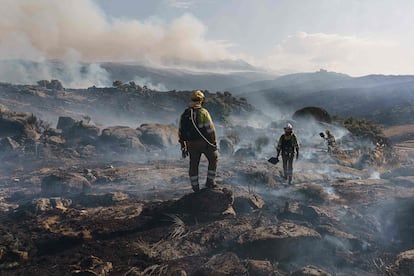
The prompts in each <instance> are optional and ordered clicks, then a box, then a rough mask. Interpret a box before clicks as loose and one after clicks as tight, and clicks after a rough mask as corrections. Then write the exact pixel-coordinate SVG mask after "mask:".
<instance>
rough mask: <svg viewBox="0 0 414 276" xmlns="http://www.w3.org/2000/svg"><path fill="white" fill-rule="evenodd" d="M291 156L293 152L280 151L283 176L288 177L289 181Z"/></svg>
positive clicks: (291, 171)
mask: <svg viewBox="0 0 414 276" xmlns="http://www.w3.org/2000/svg"><path fill="white" fill-rule="evenodd" d="M293 157H294V154H293V153H282V161H283V176H284V177H285V178H286V179H288V181H289V183H290V182H291V181H292V174H293Z"/></svg>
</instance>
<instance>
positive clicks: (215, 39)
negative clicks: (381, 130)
mask: <svg viewBox="0 0 414 276" xmlns="http://www.w3.org/2000/svg"><path fill="white" fill-rule="evenodd" d="M0 4H1V5H2V9H1V10H0V58H2V59H5V58H16V57H19V58H30V59H36V60H44V59H50V58H61V59H69V60H85V61H139V62H142V61H145V62H153V63H163V62H165V61H171V60H180V59H187V60H190V61H201V62H203V61H214V60H221V59H244V60H246V61H248V62H250V63H251V64H253V65H256V66H261V67H265V68H267V69H271V70H274V71H276V72H281V73H291V72H303V71H316V70H319V69H320V68H324V69H327V70H329V71H336V72H341V73H346V74H350V75H353V76H358V75H366V74H371V73H381V74H414V54H413V52H414V51H413V50H412V49H413V48H414V16H413V14H414V1H412V0H255V1H253V0H197V1H195V0H194V1H193V0H36V1H33V0H0Z"/></svg>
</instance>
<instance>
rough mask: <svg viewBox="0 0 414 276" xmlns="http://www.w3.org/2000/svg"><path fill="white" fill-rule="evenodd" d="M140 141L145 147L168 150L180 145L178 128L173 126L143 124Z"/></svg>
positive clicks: (140, 128)
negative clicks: (170, 147)
mask: <svg viewBox="0 0 414 276" xmlns="http://www.w3.org/2000/svg"><path fill="white" fill-rule="evenodd" d="M137 130H139V131H141V132H142V135H141V137H140V140H141V142H142V143H143V144H145V145H150V146H155V147H157V148H167V147H169V146H173V145H177V144H178V128H177V127H175V126H173V125H161V124H142V125H141V126H140V127H139V128H137Z"/></svg>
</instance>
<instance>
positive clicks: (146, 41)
mask: <svg viewBox="0 0 414 276" xmlns="http://www.w3.org/2000/svg"><path fill="white" fill-rule="evenodd" d="M205 32H206V28H205V26H204V25H203V24H202V23H201V22H200V21H199V20H197V19H196V18H194V17H193V16H191V15H188V14H186V15H183V16H181V17H179V18H177V19H175V20H173V21H172V22H163V21H162V20H147V21H139V20H131V19H114V18H109V17H108V16H107V15H105V13H104V12H103V11H102V10H101V9H100V8H99V7H98V6H96V5H95V4H94V3H93V2H92V1H91V0H60V1H53V0H37V1H30V0H2V9H1V10H0V60H13V61H15V60H19V61H21V60H31V61H35V62H37V63H44V62H45V61H50V60H62V61H65V62H69V63H70V66H71V67H72V68H71V69H72V70H70V71H69V72H70V74H72V75H73V69H75V71H79V70H80V69H81V66H74V65H77V64H78V63H79V62H88V63H98V64H97V65H93V66H95V68H90V69H91V74H90V75H83V79H79V78H76V76H75V75H73V77H72V78H71V80H67V82H66V83H65V82H64V84H65V85H68V84H69V85H77V86H79V85H83V84H85V83H88V80H89V82H94V81H97V82H98V84H99V83H102V84H106V83H107V82H108V81H103V80H102V79H105V77H106V76H105V72H104V70H103V69H102V68H100V67H99V62H102V61H118V62H124V61H128V62H131V61H133V62H139V63H147V64H159V63H162V62H168V61H169V60H188V61H198V62H200V61H206V60H215V59H217V60H219V59H227V58H230V57H231V55H230V54H229V52H228V50H227V48H228V45H226V44H224V43H223V42H220V41H211V40H207V39H206V38H205ZM3 66H5V65H4V64H3ZM3 66H2V67H3ZM45 66H46V67H42V68H41V70H40V71H37V72H32V71H25V67H24V66H22V64H21V63H16V64H15V65H14V67H15V68H13V70H12V71H11V72H10V73H9V74H8V76H7V79H6V77H2V80H3V81H10V80H11V81H14V80H16V79H18V80H20V81H19V83H21V82H25V81H27V82H33V79H37V80H38V79H41V78H48V77H49V78H50V79H51V78H57V77H55V75H56V72H55V70H51V68H49V67H47V66H48V65H47V64H46V65H45ZM92 69H95V70H92ZM7 70H8V68H0V71H1V72H7ZM100 73H102V74H100ZM10 75H12V76H10ZM95 84H96V83H95Z"/></svg>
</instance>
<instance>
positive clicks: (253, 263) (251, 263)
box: [245, 260, 277, 276]
mask: <svg viewBox="0 0 414 276" xmlns="http://www.w3.org/2000/svg"><path fill="white" fill-rule="evenodd" d="M245 264H246V267H247V270H248V272H249V274H248V275H256V276H268V275H277V274H272V273H273V272H274V270H275V269H274V268H273V265H272V263H271V262H269V261H262V260H246V261H245Z"/></svg>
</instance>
